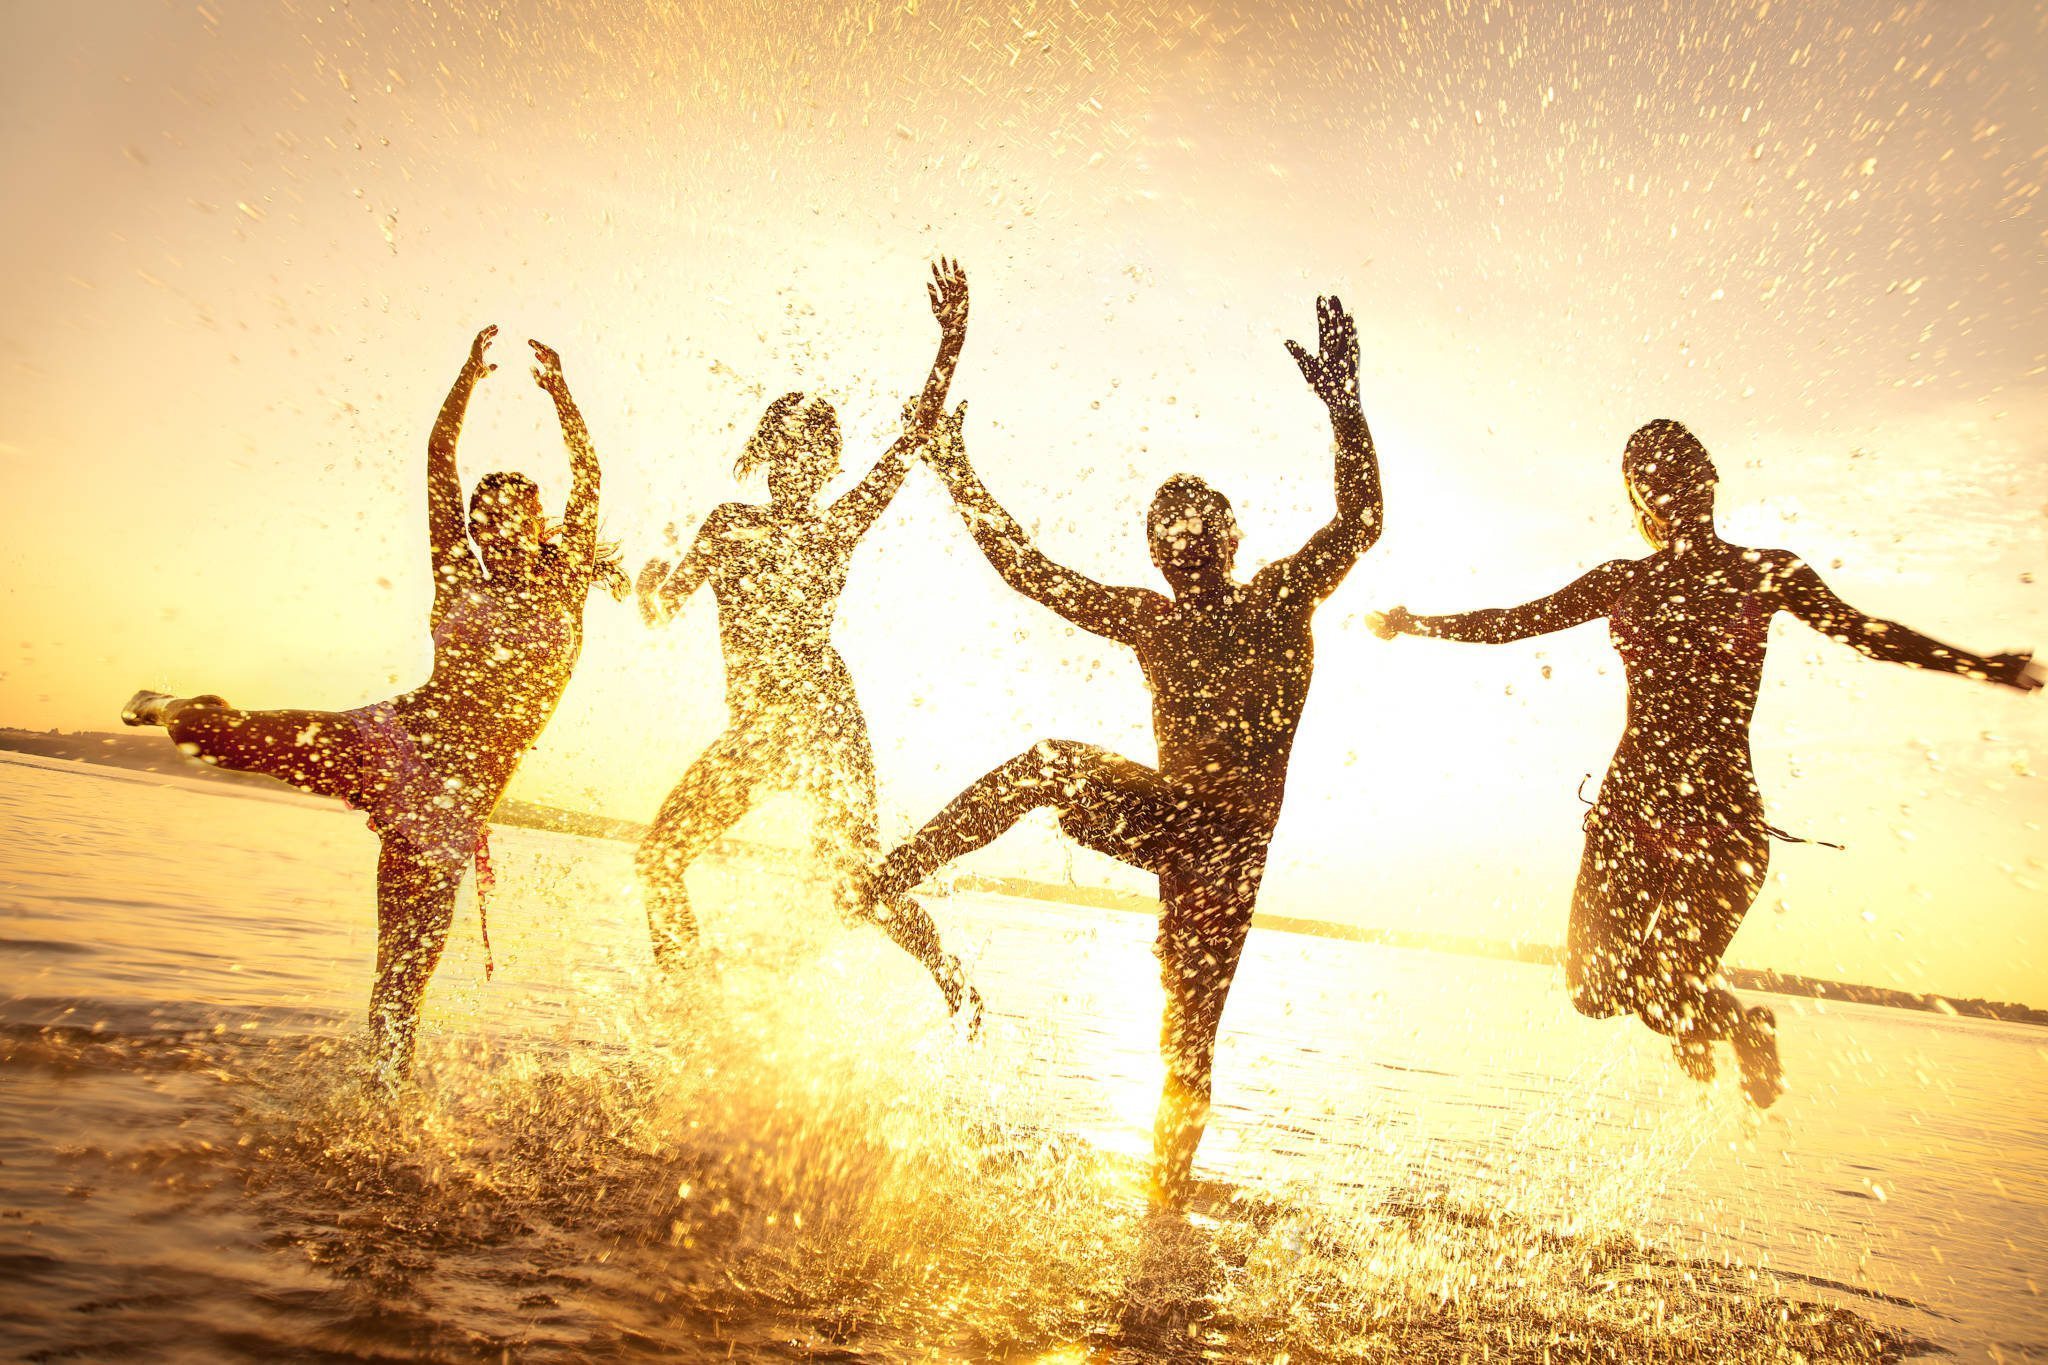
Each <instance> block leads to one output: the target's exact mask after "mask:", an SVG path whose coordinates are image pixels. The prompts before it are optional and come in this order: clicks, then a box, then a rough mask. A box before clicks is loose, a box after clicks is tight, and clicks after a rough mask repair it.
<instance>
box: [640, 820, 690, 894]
mask: <svg viewBox="0 0 2048 1365" xmlns="http://www.w3.org/2000/svg"><path fill="white" fill-rule="evenodd" d="M682 864H683V860H682V855H681V851H680V850H678V849H677V848H676V844H675V840H673V839H671V838H669V837H667V836H666V835H664V834H663V833H662V832H661V830H659V829H652V830H649V831H648V832H647V833H646V835H644V836H643V837H642V838H641V840H640V846H639V847H638V848H635V849H634V850H633V869H634V870H635V871H636V872H638V873H639V874H640V880H642V881H644V882H660V881H668V880H673V879H674V878H676V877H678V876H680V875H681V874H682V870H683V866H682Z"/></svg>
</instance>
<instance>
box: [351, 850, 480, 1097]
mask: <svg viewBox="0 0 2048 1365" xmlns="http://www.w3.org/2000/svg"><path fill="white" fill-rule="evenodd" d="M461 884H462V864H461V863H460V862H450V861H448V860H446V859H433V858H428V857H423V856H422V855H420V854H419V853H417V852H415V851H414V850H413V849H412V848H411V846H409V845H408V844H407V843H406V842H405V841H404V840H403V839H399V838H393V837H388V838H386V839H385V840H384V848H383V852H382V853H381V854H380V855H379V856H378V859H377V983H376V985H375V986H374V987H373V988H372V989H371V991H370V1041H371V1048H372V1051H373V1053H374V1056H375V1066H376V1069H377V1075H378V1078H379V1079H380V1080H382V1081H384V1082H385V1083H386V1084H392V1083H395V1082H397V1081H401V1080H403V1079H405V1078H406V1077H407V1076H409V1075H411V1074H412V1060H413V1045H414V1042H415V1040H416V1039H417V1036H418V1033H419V1022H420V1000H421V998H422V997H423V996H424V995H425V994H426V990H427V980H428V978H429V977H431V976H433V974H434V968H435V967H436V966H438V965H439V964H440V961H441V952H442V949H444V948H445V947H447V944H448V926H449V925H450V924H451V923H453V922H454V918H455V891H456V888H457V887H459V886H460V885H461Z"/></svg>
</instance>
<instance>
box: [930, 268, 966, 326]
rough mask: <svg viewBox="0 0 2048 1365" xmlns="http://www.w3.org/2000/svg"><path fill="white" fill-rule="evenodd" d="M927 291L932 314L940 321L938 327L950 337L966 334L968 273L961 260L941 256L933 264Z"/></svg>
mask: <svg viewBox="0 0 2048 1365" xmlns="http://www.w3.org/2000/svg"><path fill="white" fill-rule="evenodd" d="M925 293H926V295H928V296H929V297H930V299H931V301H932V316H933V317H935V318H937V319H938V320H939V330H940V331H942V332H944V333H945V334H946V335H947V336H949V337H957V336H961V335H963V334H964V333H965V332H966V331H967V272H966V271H964V270H962V269H961V268H960V262H958V261H956V260H953V259H951V258H950V257H945V256H942V257H940V258H939V260H938V262H937V263H936V264H934V265H933V266H932V279H931V283H930V284H928V285H926V286H925Z"/></svg>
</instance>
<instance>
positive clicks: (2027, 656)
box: [1991, 649, 2048, 692]
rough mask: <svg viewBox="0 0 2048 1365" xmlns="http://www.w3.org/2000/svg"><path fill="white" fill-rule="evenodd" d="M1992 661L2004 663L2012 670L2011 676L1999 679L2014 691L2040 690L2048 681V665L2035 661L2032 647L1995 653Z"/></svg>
mask: <svg viewBox="0 0 2048 1365" xmlns="http://www.w3.org/2000/svg"><path fill="white" fill-rule="evenodd" d="M1991 662H1992V663H1994V664H2002V665H2004V666H2005V668H2007V669H2009V670H2011V677H2010V678H2001V679H1999V681H2001V682H2003V683H2005V685H2006V686H2007V687H2010V688H2012V689H2013V690H2014V691H2017V692H2038V691H2040V690H2041V687H2042V685H2043V684H2044V683H2048V667H2043V666H2042V665H2040V664H2037V663H2035V662H2034V651H2033V650H2031V649H2017V650H2007V651H2006V652H2005V653H2003V654H1994V655H1992V656H1991Z"/></svg>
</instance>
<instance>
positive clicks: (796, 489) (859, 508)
mask: <svg viewBox="0 0 2048 1365" xmlns="http://www.w3.org/2000/svg"><path fill="white" fill-rule="evenodd" d="M927 289H928V294H929V298H930V302H931V308H932V313H933V314H934V315H935V316H936V317H937V319H938V322H939V351H938V357H937V359H935V360H934V361H933V362H932V368H931V373H930V375H929V377H928V378H927V379H926V380H925V386H924V391H923V393H922V394H921V395H920V396H919V397H918V398H917V399H916V400H914V401H913V403H912V404H911V405H910V406H908V407H906V408H905V410H904V431H903V434H902V436H900V437H899V438H898V439H897V441H896V443H895V444H894V445H892V446H890V447H889V449H888V450H887V451H885V452H883V454H882V457H881V458H880V459H879V460H877V461H876V462H875V465H874V467H873V468H872V469H870V470H869V471H868V472H867V474H866V476H864V477H863V478H862V479H861V481H860V482H859V483H858V484H856V485H855V486H854V487H853V488H852V489H851V490H850V491H849V492H847V493H846V494H845V495H844V496H843V497H841V498H840V499H839V500H838V501H836V502H834V503H833V504H832V505H831V506H830V507H827V508H825V509H823V510H820V509H819V508H818V507H817V506H816V499H817V497H818V494H819V492H820V490H822V489H823V488H824V486H825V484H826V483H827V482H828V481H829V480H830V479H831V478H832V477H833V476H834V475H835V474H837V473H838V471H839V459H840V442H839V422H838V418H837V416H836V415H835V413H834V412H833V408H832V405H831V404H830V403H829V402H826V401H825V400H824V399H822V398H820V399H815V400H813V401H811V402H808V403H806V402H805V401H804V395H803V394H801V393H788V394H784V395H783V396H782V397H780V398H778V399H776V400H775V401H774V402H773V403H771V404H769V405H768V410H767V412H766V413H764V414H763V415H762V417H761V424H760V426H759V428H758V429H757V430H756V431H755V432H754V435H753V438H752V439H751V440H749V441H748V442H747V444H746V448H745V449H744V450H743V451H742V452H741V453H740V457H739V459H738V461H737V462H736V463H735V464H734V466H733V473H734V475H735V477H737V478H740V479H745V478H747V477H748V476H749V475H750V474H752V473H753V472H754V471H755V470H757V469H760V468H763V467H764V466H765V467H766V469H767V472H768V501H767V502H766V503H744V502H729V503H725V504H723V505H722V506H720V507H717V508H715V509H714V510H713V511H712V513H711V515H710V516H708V517H706V518H705V519H704V524H703V526H702V527H701V528H699V530H698V532H697V535H696V538H695V539H694V540H693V541H692V542H691V545H690V548H689V550H688V552H687V553H686V554H685V555H684V556H683V559H682V562H681V563H680V564H678V565H676V566H674V567H673V568H672V567H671V566H670V565H669V564H668V563H667V562H665V561H663V560H660V559H654V560H650V561H649V562H648V564H647V566H646V567H645V568H644V569H643V570H641V573H640V578H639V596H640V607H641V615H642V617H643V619H645V621H646V622H647V624H648V625H649V626H656V625H660V624H663V623H664V622H666V621H667V620H669V619H670V618H671V617H673V616H674V614H675V613H676V611H677V610H678V609H679V608H680V607H681V605H682V604H683V603H684V602H685V601H686V600H687V599H688V598H689V597H690V595H691V594H692V593H694V592H696V590H697V589H698V587H699V586H700V585H702V584H704V583H706V582H708V583H709V584H710V585H711V592H712V596H713V598H714V599H715V600H716V601H717V603H718V634H719V641H720V644H721V645H722V647H723V649H724V652H725V695H726V709H727V712H728V722H727V726H726V729H725V732H724V733H723V734H721V735H720V736H719V737H718V738H717V739H715V740H713V741H712V743H711V747H709V748H708V749H706V750H705V751H704V752H703V753H702V754H700V755H699V756H698V757H697V759H696V761H695V762H693V763H691V764H690V766H689V769H688V770H687V771H685V772H684V774H683V776H682V780H681V781H679V782H678V783H677V784H676V787H675V790H674V791H672V792H670V793H669V795H668V799H667V800H665V801H663V802H662V805H661V810H660V812H659V813H658V814H657V815H656V816H655V817H654V823H653V824H652V825H651V826H650V827H649V829H648V831H647V834H646V836H645V838H643V839H642V840H641V843H640V849H639V853H638V856H637V863H638V867H639V873H640V880H641V884H642V886H643V888H644V891H645V894H646V897H647V919H648V927H649V930H650V931H651V933H652V935H653V940H654V953H655V957H656V959H657V960H658V961H659V962H661V963H662V964H663V965H664V966H665V967H669V968H676V967H680V966H681V965H682V964H683V963H684V962H685V961H686V960H687V959H688V957H689V956H690V954H691V952H692V950H693V949H694V948H695V947H696V944H697V921H696V916H695V914H694V912H692V910H691V908H690V899H689V891H688V888H687V887H686V886H685V884H684V875H685V873H686V872H687V871H688V869H689V867H690V864H691V863H693V862H694V861H695V860H696V859H697V858H698V857H699V856H700V855H702V854H703V853H704V851H705V850H706V849H708V848H710V847H711V845H712V844H713V843H715V842H716V841H717V840H718V839H719V838H720V837H721V836H722V835H724V833H725V832H726V831H727V830H728V829H730V828H732V826H733V825H734V824H735V823H737V822H738V820H739V819H740V817H741V816H743V815H745V814H746V813H747V811H748V810H750V809H751V808H752V807H753V805H754V803H755V802H756V801H757V800H759V799H760V798H761V797H763V796H765V795H767V794H769V793H770V792H775V791H789V792H795V793H798V794H800V795H802V796H804V797H806V798H808V799H809V801H810V802H811V804H812V806H813V812H812V835H813V846H814V851H815V853H816V855H817V857H818V859H819V861H820V862H821V863H822V864H823V865H824V866H825V867H827V868H828V869H830V871H831V873H832V875H833V877H834V884H835V895H836V896H837V899H838V904H839V907H840V909H841V911H842V913H845V914H849V915H857V916H859V917H862V918H866V919H869V920H871V921H873V922H874V923H876V924H879V925H880V926H881V928H882V929H883V930H885V931H886V932H887V933H888V935H889V937H890V938H892V939H893V940H895V942H896V943H897V944H898V945H900V946H901V947H902V948H903V949H904V951H906V952H908V953H909V954H910V955H911V956H912V957H915V958H916V959H917V960H918V961H919V962H920V963H922V964H923V965H924V967H925V969H926V970H927V971H929V972H930V973H931V974H932V979H933V980H934V981H936V982H937V983H938V986H939V989H940V991H941V992H942V993H943V994H944V996H945V999H946V1005H947V1008H948V1009H949V1010H951V1011H953V1012H956V1013H957V1012H958V1011H959V1010H960V1009H961V1007H962V1005H963V1003H964V1004H968V1005H970V1006H971V1010H970V1022H971V1023H974V1022H978V1021H979V1018H980V1010H981V1001H980V996H979V995H978V994H977V993H976V992H975V991H974V989H973V987H972V986H971V985H970V984H969V983H968V981H967V978H966V975H965V973H964V972H963V971H962V970H961V967H960V961H959V959H958V958H956V957H954V956H953V955H952V954H950V953H947V952H945V951H944V949H943V948H942V947H941V945H940V943H939V934H938V929H937V927H936V926H935V925H934V924H933V923H932V922H931V918H930V917H929V916H928V915H926V914H925V913H924V910H923V909H922V908H921V907H919V906H918V905H917V904H916V903H915V902H911V901H907V900H905V901H900V902H889V903H885V904H879V905H875V906H872V907H869V906H866V905H865V904H864V903H862V902H861V901H860V900H859V899H858V897H857V896H856V894H855V892H856V881H857V879H858V877H859V876H860V875H861V874H862V873H863V872H864V871H865V869H866V867H867V865H868V863H869V862H870V861H871V860H872V858H873V855H874V852H875V849H876V847H877V842H878V841H877V836H876V830H875V760H874V753H873V751H872V749H871V747H870V745H869V743H868V728H867V720H866V718H865V717H864V716H863V715H862V714H861V707H860V698H859V697H858V696H857V695H856V694H855V692H854V687H853V679H852V677H851V675H849V674H848V673H847V670H846V663H845V661H844V660H843V659H841V658H840V657H839V651H838V650H837V649H835V648H833V646H832V617H833V614H834V613H835V612H836V611H837V610H838V606H839V594H840V592H841V590H842V589H844V588H845V586H846V573H847V567H848V565H849V563H850V562H851V560H852V558H853V551H854V547H855V546H857V545H858V544H859V543H860V538H861V537H862V536H863V535H865V534H866V533H867V530H868V528H869V527H871V526H873V525H874V523H875V520H876V518H877V517H879V516H880V515H881V514H882V509H883V508H885V507H887V506H888V505H889V501H890V499H892V498H893V497H895V496H896V490H897V489H898V488H900V487H902V485H903V479H904V476H905V475H906V474H907V473H908V472H909V465H908V463H907V462H906V460H905V456H906V455H908V454H910V453H912V452H914V451H915V450H916V449H917V448H918V447H919V446H920V445H921V444H922V443H923V442H924V440H925V438H926V436H927V435H928V434H929V432H930V430H931V427H932V424H933V422H934V420H935V418H936V417H937V415H938V414H939V413H940V412H941V411H942V410H943V406H944V403H945V401H946V390H947V388H948V387H949V386H950V385H951V383H952V379H953V370H954V368H955V366H957V365H958V363H959V360H960V349H961V347H962V346H963V345H964V344H965V342H966V339H967V277H966V275H965V274H964V273H963V272H962V271H961V269H960V267H959V265H958V264H957V263H955V262H952V261H942V262H940V263H939V264H937V265H935V266H933V267H932V280H931V282H930V284H929V285H928V287H927Z"/></svg>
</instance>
